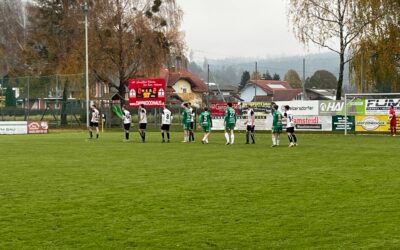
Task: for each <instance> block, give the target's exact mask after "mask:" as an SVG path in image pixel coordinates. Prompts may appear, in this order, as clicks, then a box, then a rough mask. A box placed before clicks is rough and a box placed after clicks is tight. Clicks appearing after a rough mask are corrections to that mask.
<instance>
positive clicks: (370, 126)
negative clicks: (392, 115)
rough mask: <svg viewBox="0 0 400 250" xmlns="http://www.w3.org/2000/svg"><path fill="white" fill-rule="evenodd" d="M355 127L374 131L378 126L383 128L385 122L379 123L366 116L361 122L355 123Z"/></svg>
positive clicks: (373, 118)
mask: <svg viewBox="0 0 400 250" xmlns="http://www.w3.org/2000/svg"><path fill="white" fill-rule="evenodd" d="M356 125H357V126H361V127H362V128H363V129H365V130H367V131H374V130H376V129H377V128H379V127H380V126H385V122H384V121H380V120H379V119H378V118H376V117H374V116H367V117H365V118H364V119H363V120H362V121H357V122H356Z"/></svg>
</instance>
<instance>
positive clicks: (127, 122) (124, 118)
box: [122, 105, 132, 141]
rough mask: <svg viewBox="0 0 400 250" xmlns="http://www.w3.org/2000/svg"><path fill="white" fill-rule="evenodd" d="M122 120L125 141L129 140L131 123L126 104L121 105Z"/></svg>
mask: <svg viewBox="0 0 400 250" xmlns="http://www.w3.org/2000/svg"><path fill="white" fill-rule="evenodd" d="M122 122H123V123H124V130H125V141H129V129H130V127H131V123H132V116H131V112H129V110H127V109H126V105H124V106H123V107H122Z"/></svg>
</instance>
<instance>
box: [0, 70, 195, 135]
mask: <svg viewBox="0 0 400 250" xmlns="http://www.w3.org/2000/svg"><path fill="white" fill-rule="evenodd" d="M102 88H103V89H104V86H102V87H99V86H97V84H96V83H92V82H91V83H90V88H89V93H90V94H89V95H90V100H91V103H95V104H96V105H97V107H98V108H99V110H100V113H101V114H102V117H103V122H104V126H105V127H108V128H109V127H119V126H121V119H120V118H119V117H118V116H117V115H116V114H114V113H113V112H112V107H113V106H114V105H118V106H119V105H121V104H120V101H119V100H112V98H111V95H106V94H104V92H105V91H104V90H103V91H100V92H101V93H98V92H99V89H102ZM104 96H108V97H106V98H103V97H104ZM85 97H86V92H85V77H84V74H76V75H52V76H24V77H13V78H9V77H3V78H0V121H47V122H48V124H49V126H50V127H51V128H61V127H64V128H73V127H76V128H85V127H86V100H85ZM107 98H109V99H107ZM170 110H171V112H172V114H173V117H174V118H173V127H176V128H177V129H178V128H179V129H181V125H180V124H181V120H180V119H181V111H182V107H181V106H180V103H175V104H170ZM130 111H131V113H132V115H133V121H132V122H133V123H137V117H138V115H137V112H138V111H137V109H130ZM147 113H148V123H149V128H150V129H152V128H153V129H158V128H159V126H160V123H161V114H162V108H148V109H147ZM199 113H200V110H196V114H197V115H198V114H199Z"/></svg>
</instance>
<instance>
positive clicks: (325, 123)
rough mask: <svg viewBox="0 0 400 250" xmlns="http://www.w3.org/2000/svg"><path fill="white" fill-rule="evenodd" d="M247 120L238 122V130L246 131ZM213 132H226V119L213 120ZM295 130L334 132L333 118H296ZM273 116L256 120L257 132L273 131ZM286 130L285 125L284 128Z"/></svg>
mask: <svg viewBox="0 0 400 250" xmlns="http://www.w3.org/2000/svg"><path fill="white" fill-rule="evenodd" d="M245 122H246V119H238V120H237V122H236V127H235V129H236V130H246V125H244V123H245ZM212 123H213V127H212V130H224V129H225V126H224V119H213V120H212ZM294 123H295V129H296V130H299V131H332V117H331V116H318V115H316V116H294ZM271 128H272V116H271V115H268V116H267V119H256V121H255V129H256V130H271ZM283 128H285V124H284V126H283Z"/></svg>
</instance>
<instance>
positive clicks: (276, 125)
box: [272, 104, 282, 147]
mask: <svg viewBox="0 0 400 250" xmlns="http://www.w3.org/2000/svg"><path fill="white" fill-rule="evenodd" d="M278 107H279V106H278V105H276V104H274V105H272V147H276V146H279V143H280V135H281V133H282V114H281V112H279V110H278Z"/></svg>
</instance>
